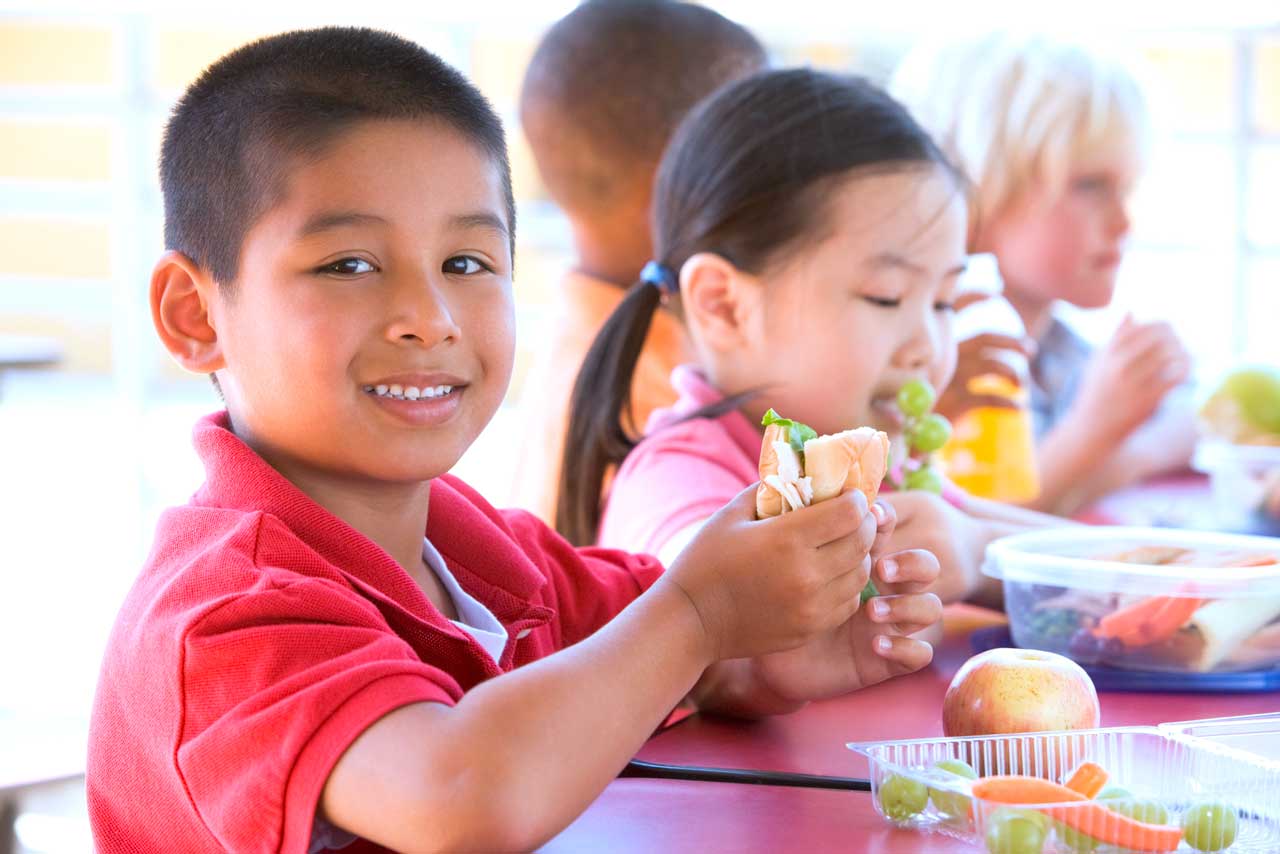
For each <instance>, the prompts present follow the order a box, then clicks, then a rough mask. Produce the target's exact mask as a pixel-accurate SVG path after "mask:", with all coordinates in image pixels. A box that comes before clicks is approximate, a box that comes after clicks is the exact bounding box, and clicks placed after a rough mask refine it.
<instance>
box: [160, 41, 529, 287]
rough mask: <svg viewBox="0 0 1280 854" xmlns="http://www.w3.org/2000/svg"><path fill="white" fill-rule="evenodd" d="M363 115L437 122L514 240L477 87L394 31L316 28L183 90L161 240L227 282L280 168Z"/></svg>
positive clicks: (163, 167) (491, 119)
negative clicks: (491, 171) (499, 207)
mask: <svg viewBox="0 0 1280 854" xmlns="http://www.w3.org/2000/svg"><path fill="white" fill-rule="evenodd" d="M369 119H427V120H436V121H440V122H444V123H445V124H447V125H449V126H451V127H452V128H454V129H455V130H457V131H459V132H461V133H462V134H464V135H465V136H467V137H469V138H470V139H472V140H473V141H474V142H475V143H476V144H477V145H479V146H480V147H481V148H482V149H483V150H484V151H485V152H486V153H488V154H489V156H490V157H492V158H493V162H494V165H495V166H497V168H498V170H499V172H500V173H501V178H502V186H503V193H504V195H505V200H506V206H507V220H508V227H509V232H510V233H511V235H512V240H513V244H514V235H515V201H514V198H513V196H512V191H511V166H510V163H509V161H508V158H507V143H506V137H505V136H504V134H503V130H502V122H501V121H500V120H499V119H498V116H497V114H496V113H495V112H494V110H493V108H492V107H491V106H490V104H489V102H488V101H487V100H485V97H484V96H483V95H481V94H480V91H479V90H478V89H476V87H475V86H474V85H472V84H471V83H470V82H469V81H468V80H467V79H466V78H465V77H464V76H462V74H460V73H459V72H458V71H456V70H455V69H453V68H452V67H450V66H449V65H448V64H447V63H445V62H444V61H443V60H441V59H440V58H439V57H437V56H435V55H434V54H432V53H431V52H430V51H428V50H426V49H425V48H423V47H421V46H420V45H417V44H414V43H413V42H411V41H409V40H407V39H404V38H401V37H400V36H397V35H394V34H392V33H388V32H382V31H380V30H373V29H366V28H357V27H323V28H319V29H313V30H297V31H294V32H287V33H282V34H280V35H275V36H269V37H267V38H263V39H259V40H258V41H255V42H251V43H250V44H247V45H245V46H243V47H240V48H238V49H236V50H234V51H232V52H231V53H229V54H227V55H226V56H224V57H222V58H221V59H219V60H218V61H217V62H215V63H214V64H213V65H211V66H209V67H208V68H207V69H205V71H204V73H203V74H201V75H200V77H199V78H198V79H197V80H196V81H195V83H193V84H191V86H190V88H188V89H187V91H186V92H185V93H184V94H183V96H182V98H181V99H180V100H179V101H178V103H177V105H176V106H175V107H174V110H173V114H172V116H171V117H170V119H169V123H168V125H167V127H166V128H165V133H164V144H163V147H162V149H161V154H160V188H161V191H162V192H163V194H164V222H165V224H164V239H165V245H166V246H167V247H168V248H170V249H176V250H178V251H180V252H182V253H183V254H185V255H187V256H188V257H190V258H191V259H192V260H194V261H195V262H196V263H197V264H199V265H200V266H201V267H202V268H203V269H205V270H207V271H208V272H209V273H210V274H211V275H212V276H213V278H214V280H215V281H217V282H219V283H220V284H223V285H226V284H229V283H230V282H232V281H234V280H235V278H236V275H237V272H238V265H239V259H240V248H241V244H242V243H243V242H244V237H245V234H246V233H247V232H248V231H249V229H250V228H252V226H253V224H254V222H256V221H257V219H258V218H259V217H260V216H261V215H262V214H263V213H265V212H266V211H268V210H270V208H271V207H272V206H273V205H274V204H276V203H277V202H278V201H279V197H280V194H281V193H282V192H283V191H284V188H285V182H286V179H287V178H288V173H289V170H290V168H291V167H292V166H293V165H294V164H296V163H297V161H298V160H299V159H300V158H314V157H317V156H320V155H322V154H323V152H324V151H325V149H326V147H327V146H329V145H330V144H332V143H333V142H334V140H335V139H336V138H337V137H338V136H339V135H340V134H341V133H342V132H343V131H344V130H347V129H348V128H350V127H351V125H352V124H354V123H356V122H360V121H364V120H369Z"/></svg>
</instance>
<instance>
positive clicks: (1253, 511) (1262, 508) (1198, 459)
mask: <svg viewBox="0 0 1280 854" xmlns="http://www.w3.org/2000/svg"><path fill="white" fill-rule="evenodd" d="M1193 464H1194V465H1195V467H1196V468H1197V469H1198V470H1200V471H1202V472H1205V473H1206V474H1208V475H1209V483H1210V487H1211V489H1212V490H1213V509H1214V515H1215V516H1216V517H1217V521H1218V522H1219V524H1221V525H1222V526H1223V527H1226V528H1230V529H1232V530H1241V531H1249V532H1258V533H1266V534H1272V535H1275V536H1280V447H1275V446H1268V445H1235V444H1231V443H1230V442H1224V441H1221V440H1219V439H1205V440H1203V441H1201V442H1200V443H1199V444H1198V445H1197V446H1196V453H1195V458H1194V460H1193Z"/></svg>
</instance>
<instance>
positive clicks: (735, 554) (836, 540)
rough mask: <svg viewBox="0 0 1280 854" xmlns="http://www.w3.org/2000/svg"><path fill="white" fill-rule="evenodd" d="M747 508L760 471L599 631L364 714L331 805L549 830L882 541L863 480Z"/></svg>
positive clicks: (414, 828)
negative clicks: (730, 665) (760, 518)
mask: <svg viewBox="0 0 1280 854" xmlns="http://www.w3.org/2000/svg"><path fill="white" fill-rule="evenodd" d="M754 516H755V495H754V486H753V487H752V488H750V489H746V490H743V491H742V492H741V493H740V494H739V495H738V496H737V497H736V498H735V499H734V501H733V502H732V503H731V504H730V505H728V506H727V507H725V508H724V509H723V510H722V511H721V512H720V513H719V514H717V515H716V517H714V518H713V519H712V520H711V521H710V522H709V523H708V524H707V526H706V528H705V529H704V530H703V532H702V533H701V534H700V535H699V537H698V538H697V540H696V541H695V542H694V543H692V544H691V545H690V547H689V548H688V549H687V550H686V551H685V552H684V554H683V555H681V558H680V560H679V561H677V562H676V564H675V565H673V566H672V567H671V568H669V569H668V570H667V572H666V573H665V574H663V575H662V576H661V577H660V578H659V579H658V580H657V582H656V583H655V584H654V585H653V586H652V587H651V588H650V589H649V590H648V591H647V592H646V593H645V594H644V595H642V596H639V597H638V598H636V599H635V600H634V601H632V602H631V604H630V605H628V606H627V607H626V608H625V609H624V610H623V611H622V613H621V614H619V615H618V616H617V617H616V618H615V619H613V620H612V621H610V622H608V623H606V624H605V625H604V626H603V627H602V628H600V629H599V630H598V631H596V632H595V633H594V634H592V635H590V636H589V637H586V638H584V639H582V640H580V641H578V642H577V643H572V645H570V646H568V647H567V648H566V649H562V650H561V651H560V652H557V653H555V654H554V655H551V656H549V657H547V658H545V659H543V660H541V661H538V662H535V663H533V664H529V665H526V666H524V667H521V668H519V669H517V670H515V671H512V672H510V673H506V674H503V675H501V676H498V677H496V678H494V679H491V680H489V681H488V682H484V683H482V684H480V685H478V686H476V687H475V688H473V689H472V690H471V691H470V692H468V693H467V694H465V695H463V696H462V698H461V699H460V700H459V701H458V705H457V706H455V707H444V706H441V705H432V704H418V705H415V706H410V707H406V708H404V709H402V710H400V711H398V712H395V713H392V714H390V715H387V716H386V717H384V718H383V719H381V720H380V721H378V722H377V723H375V724H373V725H372V726H371V727H369V728H368V729H367V730H366V731H365V732H364V734H363V735H361V737H360V738H358V739H356V740H355V742H354V743H353V744H352V745H351V747H350V748H348V750H347V752H346V753H344V754H343V756H342V757H341V758H340V759H339V760H338V763H337V765H336V766H335V767H334V769H333V770H332V772H331V773H330V776H329V778H328V780H327V782H326V785H325V789H324V792H323V794H322V797H321V806H322V809H323V810H324V813H325V815H326V816H327V818H328V819H329V820H330V821H331V822H332V823H333V824H335V825H337V826H338V827H339V828H342V829H345V830H347V831H349V832H351V833H355V834H359V835H361V836H364V837H366V838H369V839H371V840H372V841H374V842H377V843H380V844H382V845H384V846H387V847H390V848H397V849H401V850H409V851H414V850H437V849H450V848H467V849H471V850H476V849H480V850H494V849H503V850H506V849H513V848H516V849H527V848H532V847H536V846H537V845H539V844H541V843H542V842H544V841H545V840H547V839H549V838H550V837H551V836H553V835H554V834H556V833H558V832H559V831H560V830H562V829H563V828H564V827H565V826H567V825H568V823H569V822H570V821H571V820H572V819H573V818H575V817H576V816H577V815H578V814H579V813H580V812H581V811H582V810H583V809H584V808H585V807H586V806H587V805H588V804H589V803H590V802H591V800H592V799H594V798H595V797H596V796H597V795H598V794H599V793H600V792H601V791H603V789H604V787H605V786H606V785H607V784H608V782H609V781H610V780H611V779H612V778H613V777H614V775H616V774H617V773H618V772H619V771H620V770H621V769H622V767H623V766H624V765H625V763H626V761H627V759H628V758H629V757H630V756H632V755H633V754H634V752H635V751H636V750H637V749H638V748H639V746H640V745H641V744H642V743H643V741H644V739H645V738H646V737H647V736H648V735H649V733H651V732H652V731H653V729H654V728H656V727H657V725H658V724H659V723H660V722H661V720H662V718H663V717H664V716H665V715H666V714H667V713H668V712H669V711H670V710H671V709H672V708H674V707H675V705H676V704H677V703H678V702H679V700H680V699H681V698H682V697H683V696H684V695H685V694H686V693H687V692H688V691H689V690H690V688H692V687H693V685H694V683H695V682H696V681H697V679H698V677H699V676H700V675H701V674H702V672H703V671H704V670H705V669H706V668H707V667H708V666H709V665H710V664H711V663H712V662H713V661H717V660H721V659H733V658H749V657H752V656H757V655H761V654H763V653H766V652H770V651H774V650H780V649H794V648H797V647H802V646H804V645H805V644H806V642H807V641H809V640H811V639H812V638H814V637H817V636H820V635H823V634H825V633H827V632H828V631H829V630H830V629H833V628H835V627H837V626H840V625H843V624H844V623H846V622H847V621H848V620H849V618H850V616H852V613H853V609H854V608H855V607H856V603H857V601H858V593H859V592H860V591H861V590H862V589H863V587H864V586H865V585H866V582H867V571H866V568H865V564H863V563H861V556H865V555H866V554H867V553H868V552H869V551H870V549H871V547H872V544H873V542H874V541H875V519H874V517H873V515H872V514H871V513H869V512H868V511H867V507H866V500H865V498H863V497H862V495H861V493H858V492H856V491H855V492H852V493H850V494H849V495H847V496H843V497H841V498H837V499H833V500H831V501H827V502H824V503H823V504H820V505H817V506H815V507H813V508H811V509H809V510H808V511H807V512H805V513H794V514H789V515H787V516H782V517H779V518H777V519H771V520H768V521H766V522H757V521H755V519H754ZM566 642H568V641H566Z"/></svg>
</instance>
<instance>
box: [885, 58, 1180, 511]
mask: <svg viewBox="0 0 1280 854" xmlns="http://www.w3.org/2000/svg"><path fill="white" fill-rule="evenodd" d="M890 91H892V92H893V93H894V95H895V96H896V97H898V98H899V99H900V100H902V101H903V103H905V104H906V105H907V106H908V107H909V108H910V109H911V110H912V112H913V114H914V115H915V116H916V118H917V120H918V121H920V123H921V124H922V125H924V127H925V128H926V129H927V130H928V131H929V132H930V133H931V134H933V136H934V138H935V139H936V140H937V141H938V144H939V145H940V146H941V147H942V148H943V150H944V151H946V152H947V154H948V155H949V156H950V157H951V158H952V159H953V161H954V162H955V163H956V164H957V166H958V167H959V168H960V169H961V170H962V171H963V172H964V173H965V174H966V176H967V177H968V178H969V179H970V180H971V181H972V183H973V209H972V215H971V222H970V230H969V247H970V250H971V251H974V252H990V253H993V254H994V255H995V256H996V259H997V261H998V263H999V266H1000V272H1001V275H1002V277H1003V278H1004V281H1005V296H1006V298H1007V299H1008V300H1009V302H1010V303H1012V305H1013V307H1014V308H1015V309H1016V310H1017V311H1018V313H1019V315H1021V317H1022V320H1023V322H1024V324H1025V326H1026V328H1027V331H1028V333H1029V335H1030V336H1031V337H1032V338H1033V339H1034V346H1033V347H1029V348H1028V352H1029V355H1030V357H1031V359H1030V365H1031V387H1030V392H1031V407H1032V415H1033V419H1034V423H1035V427H1036V432H1037V435H1038V445H1039V447H1038V452H1039V460H1040V469H1041V487H1042V491H1041V494H1040V497H1039V498H1038V499H1037V500H1036V502H1035V504H1034V506H1036V507H1039V508H1042V509H1048V510H1054V511H1057V512H1070V511H1072V510H1074V509H1076V508H1078V507H1080V506H1081V505H1082V504H1084V503H1087V502H1088V501H1090V500H1092V499H1095V498H1097V497H1099V496H1101V495H1102V494H1104V493H1106V492H1108V491H1111V490H1113V489H1116V488H1118V487H1121V486H1124V485H1126V484H1127V483H1130V482H1132V481H1135V480H1139V479H1142V478H1144V477H1148V476H1151V475H1154V474H1158V473H1160V472H1162V471H1167V470H1170V469H1176V468H1181V467H1185V465H1186V463H1187V460H1188V457H1189V452H1190V437H1191V431H1190V429H1189V425H1190V421H1189V419H1187V418H1185V417H1182V416H1181V415H1180V414H1179V413H1178V412H1176V411H1173V412H1164V413H1161V417H1153V416H1156V415H1157V412H1158V410H1160V409H1161V404H1162V402H1163V401H1164V400H1165V398H1166V395H1168V393H1169V392H1170V391H1171V390H1172V389H1173V388H1174V387H1176V386H1178V385H1179V384H1181V383H1182V382H1184V381H1185V380H1186V379H1187V376H1188V373H1189V370H1190V359H1189V357H1188V355H1187V352H1186V350H1185V349H1184V348H1183V346H1182V344H1181V343H1180V341H1179V340H1178V337H1177V336H1176V335H1175V333H1174V331H1173V329H1172V328H1171V327H1170V326H1169V324H1167V323H1163V322H1154V323H1138V322H1135V321H1134V320H1133V319H1132V317H1130V316H1127V315H1126V316H1125V318H1124V319H1123V321H1122V322H1121V323H1120V326H1119V328H1118V329H1117V331H1116V332H1115V334H1114V335H1113V337H1112V338H1111V340H1110V341H1109V342H1108V343H1107V344H1106V345H1105V346H1104V347H1102V348H1100V349H1098V350H1096V351H1095V350H1094V348H1093V347H1091V346H1090V345H1089V344H1088V343H1086V342H1085V340H1084V339H1083V338H1081V337H1080V336H1079V335H1078V334H1077V333H1075V332H1074V331H1072V329H1071V328H1070V327H1069V326H1068V325H1067V324H1066V323H1064V322H1063V321H1062V320H1061V319H1059V318H1058V317H1056V316H1055V314H1054V311H1053V309H1054V305H1055V303H1057V302H1059V301H1062V302H1066V303H1070V304H1072V305H1075V306H1078V307H1080V308H1085V309H1090V308H1101V307H1103V306H1106V305H1108V304H1109V303H1110V302H1111V300H1112V296H1113V292H1114V289H1115V284H1116V275H1117V271H1118V268H1119V266H1120V262H1121V259H1122V258H1123V253H1124V249H1125V244H1126V240H1127V238H1128V236H1129V232H1130V217H1129V208H1128V203H1129V198H1130V195H1131V193H1132V191H1133V188H1134V184H1135V182H1136V181H1137V179H1138V177H1139V174H1140V171H1141V168H1142V165H1143V162H1144V160H1145V156H1146V148H1147V138H1148V135H1149V130H1148V118H1147V110H1146V107H1145V104H1144V100H1143V97H1142V94H1141V92H1140V91H1139V88H1138V85H1137V83H1136V81H1135V80H1134V78H1133V77H1132V75H1131V74H1130V73H1129V72H1128V70H1127V69H1126V68H1125V66H1124V64H1123V63H1122V62H1120V61H1119V60H1118V59H1116V58H1114V57H1112V56H1110V55H1109V54H1106V53H1103V52H1100V51H1096V50H1091V49H1089V48H1086V47H1084V46H1082V45H1079V44H1076V43H1072V42H1068V41H1062V40H1055V39H1049V38H1045V37H1042V36H1036V35H1026V34H1010V33H1000V34H992V35H985V36H980V37H970V38H967V39H955V40H951V41H946V42H931V43H926V44H922V45H920V46H918V47H916V48H915V49H914V50H913V51H911V52H910V53H909V54H908V55H907V57H906V58H905V59H904V60H903V62H902V64H901V65H900V67H899V68H898V70H897V71H896V73H895V75H894V77H893V80H892V82H891V84H890ZM1022 346H1023V344H1022V342H1019V341H1016V340H1013V339H1007V338H1004V339H1002V338H1000V337H998V336H989V335H988V336H983V337H981V338H974V339H970V340H969V341H967V342H964V343H962V344H961V345H960V358H959V364H958V367H957V371H956V377H955V380H954V381H953V383H952V384H951V386H950V387H949V389H948V393H947V394H945V395H944V396H943V398H942V400H941V401H940V403H939V408H940V409H942V410H943V411H946V412H948V414H950V415H953V416H955V415H958V414H960V413H961V412H963V411H964V410H965V409H966V408H968V407H969V406H972V405H973V404H974V403H975V402H976V401H975V400H974V399H973V398H972V397H971V396H969V395H968V394H967V393H966V388H967V381H968V379H969V378H970V377H973V376H975V375H978V374H983V373H991V372H996V373H1001V372H1003V371H1007V368H1002V367H1001V363H1000V362H999V360H998V359H994V358H992V348H998V347H1013V348H1019V347H1022ZM1175 409H1176V408H1175Z"/></svg>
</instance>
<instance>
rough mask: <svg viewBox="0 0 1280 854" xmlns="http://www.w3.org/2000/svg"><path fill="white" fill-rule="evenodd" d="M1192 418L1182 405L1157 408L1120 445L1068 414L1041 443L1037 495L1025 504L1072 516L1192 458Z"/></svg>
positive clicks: (1186, 464)
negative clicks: (1155, 411) (1119, 491)
mask: <svg viewBox="0 0 1280 854" xmlns="http://www.w3.org/2000/svg"><path fill="white" fill-rule="evenodd" d="M1195 437H1196V429H1195V421H1194V417H1193V415H1192V414H1191V411H1190V410H1189V409H1188V408H1187V407H1185V406H1170V407H1167V408H1165V409H1162V410H1160V411H1159V412H1157V413H1156V415H1155V417H1153V418H1152V419H1151V420H1150V421H1148V422H1147V423H1146V424H1144V425H1142V426H1141V427H1140V428H1138V429H1137V430H1136V431H1135V432H1134V433H1133V434H1132V435H1131V436H1129V437H1128V438H1127V439H1126V440H1124V441H1123V442H1122V443H1120V444H1118V445H1117V444H1115V443H1114V442H1111V441H1110V440H1108V439H1107V437H1105V436H1103V435H1100V434H1099V433H1098V432H1097V431H1096V430H1093V429H1089V427H1088V425H1085V424H1081V423H1079V419H1072V418H1071V417H1070V416H1068V418H1067V419H1065V420H1064V421H1063V422H1061V423H1060V424H1058V425H1057V426H1056V427H1055V428H1054V429H1053V430H1051V431H1050V432H1049V434H1048V435H1047V436H1046V437H1045V439H1044V441H1043V442H1042V443H1041V444H1040V448H1039V449H1038V454H1039V458H1040V489H1041V491H1040V495H1039V496H1037V497H1036V498H1035V499H1034V500H1033V501H1031V502H1029V503H1028V505H1027V506H1028V507H1030V508H1032V509H1035V510H1043V511H1048V512H1052V513H1058V514H1061V515H1064V516H1066V515H1070V514H1072V513H1075V512H1077V511H1078V510H1080V509H1081V508H1083V507H1087V506H1088V505H1090V504H1092V503H1093V502H1095V501H1097V500H1098V499H1100V498H1102V497H1103V496H1104V495H1107V494H1108V493H1111V492H1114V491H1116V490H1118V489H1123V488H1124V487H1126V486H1129V485H1130V484H1133V483H1140V482H1141V481H1144V480H1147V479H1149V478H1152V477H1156V476H1157V475H1161V474H1166V473H1169V472H1174V471H1180V470H1184V469H1186V468H1187V466H1188V464H1189V463H1190V461H1191V453H1192V450H1193V449H1194V445H1195Z"/></svg>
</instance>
